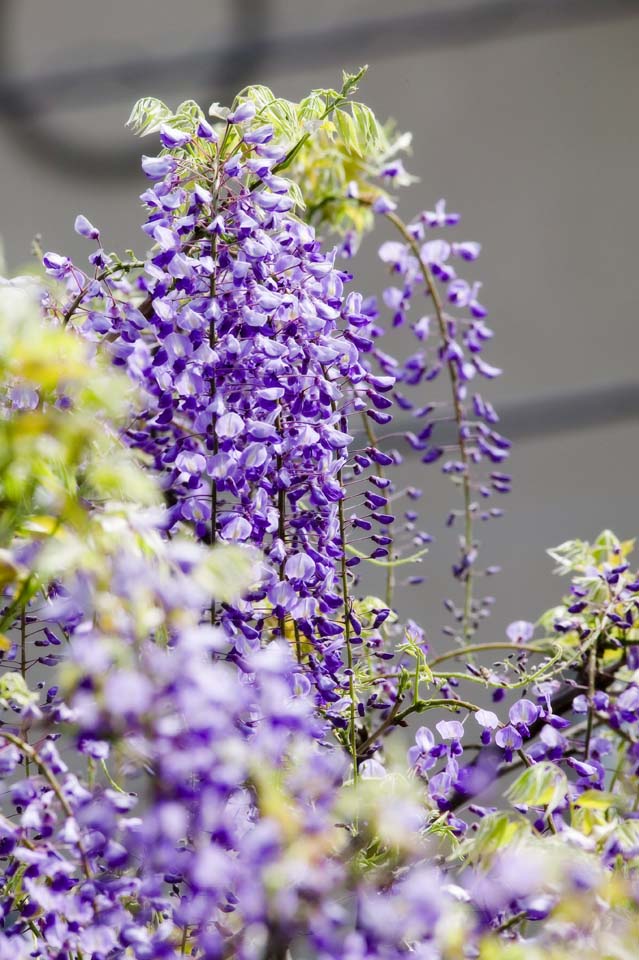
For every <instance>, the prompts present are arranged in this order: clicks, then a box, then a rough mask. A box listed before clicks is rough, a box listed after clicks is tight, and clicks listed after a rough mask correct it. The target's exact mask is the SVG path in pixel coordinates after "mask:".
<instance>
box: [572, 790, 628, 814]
mask: <svg viewBox="0 0 639 960" xmlns="http://www.w3.org/2000/svg"><path fill="white" fill-rule="evenodd" d="M620 800H621V798H620V797H618V796H617V795H616V794H615V793H608V792H606V791H605V790H585V791H584V792H583V793H582V794H580V796H579V797H577V799H576V800H575V806H577V807H584V808H585V809H586V810H609V809H610V808H611V807H618V806H619V803H620Z"/></svg>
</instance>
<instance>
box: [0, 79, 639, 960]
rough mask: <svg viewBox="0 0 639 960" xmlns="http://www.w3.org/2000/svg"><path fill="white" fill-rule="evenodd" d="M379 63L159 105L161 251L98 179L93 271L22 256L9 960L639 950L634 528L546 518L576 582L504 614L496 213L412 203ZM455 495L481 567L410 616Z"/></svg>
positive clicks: (457, 958) (6, 686) (8, 298)
mask: <svg viewBox="0 0 639 960" xmlns="http://www.w3.org/2000/svg"><path fill="white" fill-rule="evenodd" d="M362 73H363V71H360V72H359V73H358V74H355V75H345V77H344V82H343V86H342V88H341V89H340V90H316V91H313V92H312V93H311V95H310V96H309V97H307V98H306V99H305V100H303V101H301V102H300V103H292V102H290V101H287V100H283V99H280V98H277V97H276V96H275V95H274V94H273V93H272V91H270V90H268V88H266V87H262V86H256V87H250V88H247V89H246V90H244V91H242V93H241V94H240V95H238V97H237V98H236V100H235V101H234V103H233V105H232V107H231V108H230V109H227V108H224V107H221V106H220V105H219V104H213V105H212V107H211V109H210V111H209V112H208V113H207V114H205V113H204V112H203V111H202V110H201V109H200V107H199V106H198V105H197V104H195V103H193V102H191V101H188V102H186V103H184V104H182V105H181V106H180V107H178V109H177V111H172V110H170V109H169V108H168V107H167V106H166V105H165V104H163V103H161V102H160V101H157V100H154V99H151V98H148V99H145V100H143V101H140V103H139V104H137V105H136V107H135V109H134V111H133V113H132V115H131V118H130V121H129V122H130V125H131V126H133V128H134V129H135V131H136V132H137V133H139V134H143V135H146V134H150V135H155V136H156V138H157V141H156V142H157V143H158V150H157V153H156V154H154V155H149V156H144V157H143V160H142V170H143V173H144V175H145V176H146V178H147V181H148V183H147V187H146V189H145V190H144V192H143V194H142V197H141V199H142V203H143V205H144V210H145V222H144V224H143V227H142V229H143V231H144V234H145V243H146V245H147V246H148V248H149V249H148V252H147V253H146V254H145V255H143V256H140V257H137V256H135V255H134V254H133V253H132V252H131V251H129V252H127V255H126V257H125V258H123V257H120V256H118V255H117V254H115V253H110V252H108V251H107V250H106V249H105V248H104V247H103V241H102V236H101V233H100V230H99V228H97V227H95V226H94V225H93V224H92V223H91V222H90V220H89V219H87V217H86V216H85V215H83V214H79V215H78V216H77V218H76V220H75V229H76V231H77V232H78V233H79V234H80V235H81V236H82V237H84V238H86V239H87V240H88V241H89V242H91V243H92V244H94V247H92V250H91V252H90V254H89V258H88V259H89V268H88V269H83V268H81V267H79V266H77V265H76V264H75V263H73V262H72V261H71V260H70V259H69V258H68V257H66V256H64V255H62V254H59V253H54V252H46V253H44V254H42V264H43V268H44V269H43V272H42V275H41V277H40V278H39V279H34V278H20V277H19V278H14V279H7V280H3V281H2V285H1V286H0V368H1V370H2V374H3V377H2V388H1V397H0V402H1V404H2V418H1V419H0V430H1V432H2V440H3V443H2V445H1V447H2V455H1V457H0V502H1V510H0V538H1V541H2V542H1V543H0V587H1V589H2V601H1V604H0V606H1V609H0V617H1V624H0V653H1V655H2V661H3V672H2V674H1V675H0V708H1V709H2V716H1V717H0V776H2V778H3V780H4V783H5V786H4V790H3V796H4V804H3V812H2V814H1V815H0V870H1V873H2V876H1V879H0V883H1V885H2V895H1V896H0V915H1V917H2V930H1V931H0V960H5V958H6V960H14V958H16V957H17V958H21V960H22V958H24V960H26V958H34V960H117V958H130V960H133V958H136V960H154V958H168V960H171V958H175V960H177V958H179V957H193V958H202V960H231V958H237V960H289V958H290V960H292V958H298V957H299V958H307V957H309V958H310V957H315V958H317V960H328V958H347V960H365V958H379V960H395V958H401V957H404V956H409V955H410V956H415V957H418V958H422V960H475V958H479V960H520V958H521V960H542V958H543V960H545V958H552V960H555V958H557V960H563V958H568V957H573V956H575V955H579V956H583V957H585V958H592V960H595V958H600V957H609V958H614V960H627V958H630V957H632V956H634V952H635V951H636V944H637V941H638V938H639V875H638V872H637V868H638V866H639V814H638V812H637V806H638V802H639V800H638V798H639V632H638V628H637V627H636V625H635V622H636V618H637V610H638V609H639V573H637V571H636V570H635V569H633V567H632V566H631V561H630V559H629V558H630V556H631V552H632V546H633V544H632V542H631V541H625V542H624V541H620V540H618V539H617V538H616V537H615V536H614V535H613V534H612V533H610V532H608V531H606V532H604V533H603V534H602V535H601V536H600V537H599V539H598V540H597V541H596V542H595V543H594V544H587V543H584V542H582V541H572V542H570V543H566V544H563V545H561V546H560V547H558V548H556V549H555V550H552V551H550V553H551V556H552V557H553V558H554V559H555V561H556V563H557V564H558V572H560V573H563V574H566V575H568V576H569V578H570V587H569V589H568V591H567V596H566V598H565V599H564V600H563V602H562V603H561V605H560V606H558V607H556V608H554V609H553V610H551V611H549V612H547V613H546V614H544V615H543V616H542V617H541V618H540V619H539V621H538V622H537V623H536V624H535V623H532V622H529V621H527V620H520V621H516V622H514V623H511V624H510V625H508V626H507V628H506V631H505V635H503V636H501V631H500V630H498V629H496V628H494V627H489V626H488V624H489V623H490V622H492V621H489V619H488V618H489V615H490V613H491V609H492V606H493V600H492V598H491V597H490V596H489V595H484V591H483V589H480V587H481V585H483V584H484V583H485V582H486V578H489V577H491V576H492V575H494V574H496V573H497V572H498V566H497V565H496V564H494V563H490V562H484V560H483V553H482V554H480V540H479V529H480V525H482V524H483V523H484V522H485V521H488V520H491V519H493V518H495V517H499V516H501V515H502V509H501V507H500V506H499V505H498V504H499V500H500V498H501V496H502V495H503V494H506V493H507V492H508V491H509V489H510V484H511V478H510V475H509V473H507V472H505V471H506V470H507V467H506V465H505V461H506V460H507V458H508V453H509V448H510V443H509V441H508V439H507V438H505V437H504V436H503V435H502V433H501V432H500V431H499V426H498V424H499V417H498V414H497V412H496V410H495V409H494V407H493V405H492V404H491V402H490V400H489V398H488V397H487V396H486V395H485V387H486V386H488V385H489V381H490V380H492V379H493V378H494V377H496V376H498V375H499V373H500V371H499V369H498V368H497V367H496V366H495V365H494V364H493V362H492V360H491V358H490V355H489V347H490V341H491V340H492V338H493V331H492V329H491V328H490V327H489V325H488V321H487V309H486V307H485V306H484V299H483V297H482V294H481V283H480V282H479V280H477V278H476V274H475V272H474V271H475V261H476V260H477V258H478V256H479V254H480V246H479V244H478V243H476V242H474V241H468V240H464V239H463V237H461V236H460V235H459V233H458V231H459V220H460V218H459V216H458V214H456V213H453V212H451V211H450V210H449V209H448V208H447V206H446V204H445V203H444V201H443V200H442V201H439V202H437V203H436V204H434V206H433V209H432V210H426V211H424V212H423V213H421V214H419V215H418V216H417V217H415V218H414V219H413V220H411V221H408V222H405V221H404V220H403V219H401V218H400V216H399V214H398V212H397V203H396V200H395V198H394V192H395V190H396V188H397V187H400V186H402V185H403V184H406V183H410V182H411V181H412V179H413V178H411V177H410V175H409V174H408V173H407V172H406V170H405V169H404V166H403V163H402V160H401V159H400V158H399V154H400V153H401V152H402V151H405V150H406V149H407V148H408V146H409V144H410V137H408V136H402V135H398V134H396V133H395V132H394V130H393V128H392V127H390V126H388V125H387V126H382V125H380V124H379V123H378V121H377V120H376V118H375V117H374V115H373V113H372V112H371V111H370V110H369V109H368V108H367V107H366V106H365V105H364V104H361V103H358V102H356V101H354V100H353V99H352V98H353V94H354V93H355V91H356V89H357V83H358V81H359V80H360V79H361V76H362ZM380 220H383V221H384V222H385V223H386V224H387V225H388V226H389V227H391V228H392V229H393V230H394V234H395V239H392V240H386V242H384V243H383V244H382V245H381V247H380V250H379V257H380V263H381V270H382V271H383V272H384V273H386V274H387V276H388V283H387V286H386V288H385V289H384V290H383V293H382V295H381V298H380V301H379V302H378V301H377V300H376V299H375V298H374V297H372V296H363V295H362V294H361V293H359V292H358V291H357V290H356V289H355V288H354V286H353V272H352V270H351V266H352V264H353V263H355V262H356V261H355V260H354V259H353V258H354V257H355V254H356V251H357V246H358V244H359V241H360V240H361V238H362V236H363V234H364V233H366V232H368V231H370V230H371V229H372V228H374V226H375V225H376V224H377V223H379V222H380ZM397 327H403V328H404V330H403V332H402V333H401V337H399V338H398V337H396V336H392V331H393V330H394V329H395V328H397ZM396 340H397V342H399V341H400V340H401V342H402V343H404V344H406V345H407V346H406V348H405V352H404V353H403V354H402V355H400V356H397V355H395V353H394V344H395V341H396ZM442 381H445V383H443V384H442ZM406 450H410V451H411V455H415V457H416V460H417V461H418V462H419V463H420V467H419V469H417V468H416V469H415V479H416V480H417V482H418V483H419V482H422V481H421V480H420V478H421V477H422V476H423V478H424V480H423V482H424V483H425V484H428V479H429V472H430V471H431V470H432V469H434V468H436V469H441V471H442V472H443V473H444V474H445V475H446V476H447V477H449V478H450V480H451V481H452V485H453V487H454V488H455V490H456V500H455V502H454V503H453V504H452V506H451V509H450V511H449V513H448V515H447V516H446V517H443V518H441V522H439V520H438V518H436V517H432V516H428V515H427V516H422V514H421V513H420V507H421V504H422V503H423V502H424V499H426V500H427V498H424V497H423V496H422V491H421V489H420V488H419V487H417V486H411V487H408V488H402V487H400V485H399V483H398V481H397V470H396V468H397V467H398V466H399V465H400V464H401V462H402V456H405V452H406ZM424 524H427V525H428V527H430V530H431V532H429V531H428V530H426V529H425V528H424ZM438 526H441V527H443V528H444V535H447V534H446V528H449V533H448V535H450V536H457V538H458V547H459V549H458V554H457V558H456V560H455V562H454V564H453V567H452V570H451V586H453V587H454V586H455V585H456V586H457V588H458V589H457V592H456V593H455V592H454V590H453V591H452V596H451V598H448V597H445V598H443V604H442V608H441V609H442V613H441V614H440V613H439V612H437V611H435V612H432V611H430V612H429V622H428V623H421V624H418V623H415V622H414V621H412V620H407V619H405V618H404V617H403V616H402V610H401V608H398V606H397V603H396V600H395V586H396V579H397V578H398V577H399V576H402V577H405V581H404V582H406V583H409V584H412V585H413V586H414V588H415V589H418V587H419V585H420V584H421V583H422V582H423V575H422V573H421V571H422V569H424V566H427V565H428V563H433V562H435V560H434V559H431V557H430V556H429V560H428V562H427V563H425V561H424V558H425V556H426V554H427V553H428V552H429V551H430V553H431V555H432V557H435V558H436V551H435V550H434V549H433V548H432V543H433V541H434V539H435V537H434V535H433V534H434V531H435V529H436V527H438ZM380 574H381V582H382V584H383V586H382V588H381V589H380V588H379V587H376V589H378V590H379V592H381V593H382V594H383V595H382V596H377V595H374V594H373V593H372V592H371V583H375V584H378V585H379V583H380ZM442 619H443V622H442Z"/></svg>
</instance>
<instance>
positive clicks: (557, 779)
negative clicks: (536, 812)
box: [506, 761, 568, 813]
mask: <svg viewBox="0 0 639 960" xmlns="http://www.w3.org/2000/svg"><path fill="white" fill-rule="evenodd" d="M567 791H568V778H567V776H566V774H565V773H564V772H563V770H560V769H559V768H558V767H557V766H556V764H554V763H550V762H547V761H543V762H541V763H536V764H534V765H533V766H532V767H528V768H527V769H526V770H524V772H523V773H522V774H521V776H519V777H517V779H516V780H515V782H514V783H513V784H511V785H510V787H509V788H508V790H507V791H506V797H507V798H508V800H510V802H511V803H513V804H520V803H521V804H526V805H527V806H531V807H547V809H548V812H549V813H550V812H552V811H553V810H554V809H555V808H556V807H558V806H559V804H560V803H561V802H562V801H563V800H564V798H565V796H566V793H567Z"/></svg>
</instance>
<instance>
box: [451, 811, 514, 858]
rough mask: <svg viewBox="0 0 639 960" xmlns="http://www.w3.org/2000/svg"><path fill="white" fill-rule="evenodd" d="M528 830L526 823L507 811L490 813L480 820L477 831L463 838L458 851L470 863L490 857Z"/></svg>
mask: <svg viewBox="0 0 639 960" xmlns="http://www.w3.org/2000/svg"><path fill="white" fill-rule="evenodd" d="M529 832H530V827H529V825H528V823H527V822H526V821H525V820H524V819H523V818H521V819H514V818H513V817H512V816H510V815H509V814H507V813H504V812H500V813H492V814H489V815H488V816H487V817H484V819H483V820H481V821H480V823H479V826H478V828H477V832H476V833H475V834H474V835H472V836H470V837H467V838H466V839H465V840H463V842H462V844H461V846H460V850H459V853H460V854H461V855H462V856H463V857H465V858H466V859H467V860H468V861H469V862H471V863H477V862H478V861H479V860H481V859H483V858H484V857H491V856H492V855H493V854H495V853H497V851H498V850H501V849H502V848H503V847H507V846H510V845H512V843H513V842H514V841H515V840H516V839H517V838H518V837H523V836H524V835H526V834H528V833H529Z"/></svg>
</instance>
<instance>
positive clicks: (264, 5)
mask: <svg viewBox="0 0 639 960" xmlns="http://www.w3.org/2000/svg"><path fill="white" fill-rule="evenodd" d="M0 44H1V47H0V49H1V52H2V59H1V61H0V111H1V113H2V124H1V126H0V164H1V171H2V176H1V179H0V212H1V215H0V234H1V235H2V236H3V238H4V243H5V247H6V257H7V260H8V262H9V265H10V267H11V268H13V269H15V268H18V267H19V266H20V265H21V264H23V263H24V262H25V261H27V260H28V258H29V249H30V243H31V240H32V238H33V236H34V235H35V234H36V233H41V234H42V236H43V244H44V247H45V249H52V250H56V251H58V252H65V253H68V254H70V255H72V256H74V257H78V258H81V257H83V256H85V255H86V254H87V253H88V252H89V251H88V248H87V246H86V241H81V240H80V239H79V238H78V237H76V236H75V235H74V233H73V229H72V225H73V220H74V217H75V215H76V213H78V212H83V213H84V214H86V215H87V216H88V217H89V219H90V220H91V221H93V222H95V223H97V224H99V226H100V228H101V230H102V233H103V237H104V238H105V245H106V246H107V248H109V249H120V250H123V249H124V248H126V247H134V248H135V249H137V250H138V251H140V252H141V251H143V250H144V239H145V238H144V236H143V234H142V233H141V232H140V229H139V224H140V220H141V216H140V214H141V211H140V204H139V201H138V195H139V193H140V192H141V190H142V189H144V185H143V179H142V177H141V175H140V173H139V168H138V157H139V154H140V153H141V152H142V150H143V149H145V151H146V152H149V145H148V144H147V143H144V144H143V143H142V142H140V141H139V140H136V139H134V138H133V137H132V135H131V134H130V133H128V132H127V131H126V130H125V128H124V122H125V120H126V119H127V116H128V113H129V111H130V108H131V106H132V104H133V102H134V101H135V100H136V99H137V98H138V97H139V96H142V95H156V96H159V97H161V98H163V99H165V100H167V101H168V102H169V103H170V104H172V105H177V103H178V102H180V101H181V100H183V99H186V98H187V97H190V98H194V99H196V100H198V101H199V102H201V103H202V105H203V106H205V107H206V106H208V104H209V103H210V102H211V101H213V100H219V101H222V102H225V101H226V102H229V101H230V99H232V96H233V93H234V92H235V91H236V90H237V89H239V88H240V87H242V86H244V85H245V84H247V83H250V82H261V83H265V84H268V85H269V86H272V87H273V88H274V89H275V91H276V92H277V93H278V94H280V95H283V96H287V97H290V98H293V99H297V98H299V97H301V96H303V95H304V94H305V93H306V92H308V90H309V89H311V88H312V87H316V86H335V85H339V82H340V76H341V74H340V71H341V68H342V67H345V68H349V69H350V68H356V67H357V66H359V65H361V64H362V63H369V64H370V71H369V74H368V77H367V78H366V80H365V83H364V85H363V87H362V89H361V90H360V94H359V96H361V99H363V100H365V101H366V102H367V103H369V104H370V105H371V106H372V108H373V109H374V110H375V112H376V113H377V115H378V116H379V117H380V119H384V118H386V117H387V116H393V117H394V118H395V120H396V121H397V124H398V126H399V128H400V129H409V130H412V131H413V133H414V151H413V156H412V157H410V158H409V159H408V160H407V166H408V168H409V169H410V170H411V172H413V173H414V174H416V175H418V176H419V178H420V182H419V183H417V184H415V185H414V186H412V187H411V188H410V189H408V190H404V191H403V195H402V197H401V206H400V212H401V213H402V214H403V215H404V216H406V217H408V218H410V217H411V216H412V215H413V214H414V213H417V212H418V211H419V210H421V209H424V208H427V207H430V206H431V204H432V202H434V201H436V200H437V199H438V198H439V197H443V196H445V197H447V198H448V200H449V204H450V207H451V208H452V209H454V210H460V211H461V212H462V213H463V224H464V233H465V235H466V237H467V238H468V239H477V240H481V241H482V243H483V254H482V258H481V260H480V267H481V275H482V278H483V280H484V282H485V286H484V289H483V291H482V293H483V297H482V299H483V301H484V302H485V303H486V305H487V306H488V307H489V309H490V319H491V325H492V326H493V327H494V329H495V331H496V337H495V340H494V341H493V344H492V345H491V348H490V350H489V352H488V354H487V359H489V360H490V361H491V362H492V363H494V364H496V365H498V366H500V367H503V368H504V371H505V373H504V376H503V377H502V378H501V379H500V380H498V381H496V382H495V383H494V385H491V387H490V388H488V389H486V390H484V393H485V394H486V395H487V396H488V395H490V398H491V399H493V400H494V401H495V403H496V405H497V406H498V408H499V409H500V412H501V413H502V415H503V419H502V428H503V431H504V432H505V433H507V434H508V435H510V436H511V438H512V439H513V441H514V452H513V456H512V460H511V463H510V469H511V471H512V473H513V475H514V490H513V493H512V495H511V496H510V497H508V498H507V503H506V502H504V503H503V504H500V505H503V506H506V507H507V515H506V517H505V518H504V519H501V520H497V521H492V522H491V523H489V524H487V525H486V528H485V529H482V530H480V531H479V533H480V535H481V536H482V539H483V541H484V544H485V546H484V549H485V559H486V562H488V563H501V564H502V565H503V567H504V571H503V572H502V573H501V574H500V575H499V576H498V577H495V578H493V579H492V580H491V582H490V588H491V592H493V593H494V594H495V596H496V598H497V608H496V613H495V616H494V618H493V620H492V621H491V626H490V627H485V628H484V630H483V636H484V638H486V639H488V638H489V635H490V636H494V637H500V636H501V635H502V631H503V629H504V626H505V624H507V623H508V622H509V621H510V620H512V619H515V618H519V617H524V618H530V619H535V618H536V616H537V615H538V613H539V612H541V611H542V610H543V609H545V607H547V606H549V605H550V604H552V603H554V602H555V601H556V600H558V599H559V595H560V592H561V588H562V587H563V584H561V583H559V582H558V581H556V580H554V579H553V577H552V573H551V570H552V562H551V561H550V560H549V559H548V558H547V557H546V556H545V555H544V550H545V548H546V547H548V546H552V545H555V544H556V543H559V542H561V541H563V540H565V539H568V538H571V537H575V536H580V537H583V538H589V537H593V536H594V535H596V534H597V533H598V532H599V531H600V530H601V529H602V528H604V527H611V528H613V529H615V530H616V531H617V532H618V533H620V534H623V535H624V536H633V535H634V534H639V515H638V511H637V508H636V504H637V496H636V491H637V486H638V484H637V475H638V472H639V453H638V450H637V441H638V439H639V436H638V431H637V411H638V410H639V372H638V371H637V369H636V367H637V357H638V354H639V350H638V348H639V307H638V300H639V280H638V273H639V268H638V266H637V214H638V212H639V209H638V208H639V204H638V200H637V169H638V166H639V123H638V121H637V102H636V98H637V90H638V88H639V2H637V0H625V2H623V0H395V2H394V3H393V4H388V3H385V2H383V0H350V2H344V0H322V2H312V0H217V2H212V0H181V2H179V3H175V2H169V0H135V2H131V0H109V2H108V3H97V2H93V3H91V2H87V0H56V2H55V3H45V2H44V0H0ZM376 245H377V243H376V242H374V241H372V240H371V239H369V240H368V242H366V243H365V244H364V246H363V248H362V251H361V253H360V256H359V258H358V261H357V265H356V269H357V284H358V287H359V288H360V289H362V290H364V291H365V292H371V293H379V292H380V285H381V284H382V283H383V277H382V276H381V272H380V268H379V265H378V262H377V260H376V255H375V250H376ZM429 389H431V390H432V391H433V395H437V396H439V395H441V394H443V393H444V392H445V391H446V384H445V383H444V382H443V381H442V383H441V384H437V383H436V384H435V385H433V386H432V387H430V388H429ZM402 472H403V477H404V479H406V480H407V482H410V483H413V484H415V485H421V486H423V487H424V488H425V497H424V501H423V510H424V515H425V526H426V528H427V529H428V530H429V531H430V532H431V533H432V534H433V535H435V536H436V537H437V539H438V544H437V545H436V546H434V547H433V549H432V552H431V555H430V556H429V557H427V558H426V560H425V562H424V564H423V567H422V570H421V571H420V572H423V573H424V574H425V575H427V576H428V578H429V580H428V581H427V583H426V585H425V586H423V587H417V588H412V590H411V591H410V592H409V593H406V594H402V602H403V603H404V610H408V611H409V612H410V613H411V614H412V615H413V616H415V617H416V618H417V619H419V620H420V621H421V622H422V623H423V624H424V625H425V626H427V628H428V629H429V632H431V635H432V636H433V639H436V636H437V633H438V628H439V626H440V625H441V623H442V622H443V621H444V619H445V616H444V613H443V611H442V609H441V606H440V603H441V596H442V595H443V594H445V593H446V592H448V589H449V588H448V586H447V581H448V579H449V578H448V574H447V570H448V567H449V564H450V560H451V558H452V556H453V553H454V538H453V535H452V534H450V532H449V531H446V530H445V529H444V526H443V521H444V517H445V516H446V513H447V510H448V506H449V505H450V504H451V501H453V500H454V497H455V491H454V490H453V488H452V486H451V485H450V483H449V482H448V481H446V480H445V479H444V478H442V477H441V476H439V474H438V470H437V467H428V468H427V467H424V466H423V465H422V464H421V463H420V461H419V458H415V459H407V461H406V464H405V466H404V467H403V470H402ZM450 592H451V593H452V592H453V589H451V591H450Z"/></svg>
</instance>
